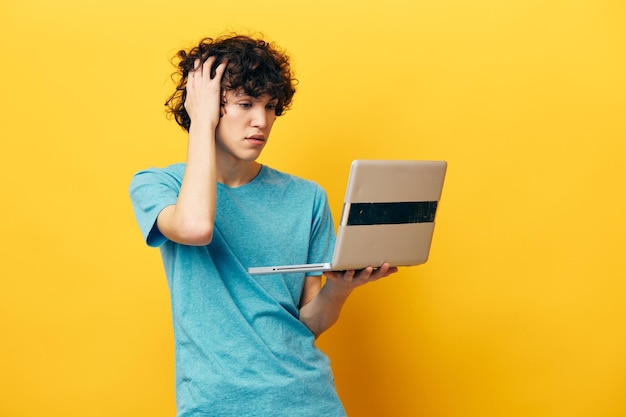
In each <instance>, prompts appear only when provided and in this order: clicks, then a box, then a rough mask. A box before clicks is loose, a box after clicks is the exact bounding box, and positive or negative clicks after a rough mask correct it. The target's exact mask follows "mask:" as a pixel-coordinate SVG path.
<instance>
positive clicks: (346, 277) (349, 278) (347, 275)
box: [343, 269, 356, 282]
mask: <svg viewBox="0 0 626 417" xmlns="http://www.w3.org/2000/svg"><path fill="white" fill-rule="evenodd" d="M355 272H356V271H355V270H353V269H351V270H348V271H345V272H344V273H343V280H344V281H347V282H352V280H353V279H354V274H355Z"/></svg>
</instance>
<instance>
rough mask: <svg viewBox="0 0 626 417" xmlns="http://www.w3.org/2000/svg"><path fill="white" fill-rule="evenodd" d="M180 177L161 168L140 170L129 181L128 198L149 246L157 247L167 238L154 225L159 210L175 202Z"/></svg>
mask: <svg viewBox="0 0 626 417" xmlns="http://www.w3.org/2000/svg"><path fill="white" fill-rule="evenodd" d="M180 184H181V179H180V178H177V176H176V175H173V174H172V173H169V172H166V171H165V170H161V169H148V170H145V171H140V172H138V173H137V174H135V176H134V177H133V179H132V181H131V183H130V190H129V191H130V199H131V202H132V204H133V210H134V212H135V218H136V220H137V223H138V224H139V229H140V230H141V234H142V235H143V238H144V240H145V242H146V244H148V245H149V246H152V247H158V246H160V245H162V244H163V243H164V242H165V241H166V240H167V238H166V237H165V236H163V234H162V233H161V232H160V231H159V228H158V227H157V225H156V221H157V218H158V216H159V213H161V211H162V210H163V209H164V208H165V207H167V206H170V205H173V204H176V200H177V199H178V193H179V190H180Z"/></svg>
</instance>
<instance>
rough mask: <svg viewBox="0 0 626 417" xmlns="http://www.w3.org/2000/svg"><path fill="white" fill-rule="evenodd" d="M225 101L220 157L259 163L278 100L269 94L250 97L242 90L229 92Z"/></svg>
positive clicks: (218, 134)
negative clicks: (257, 160) (257, 161)
mask: <svg viewBox="0 0 626 417" xmlns="http://www.w3.org/2000/svg"><path fill="white" fill-rule="evenodd" d="M225 101H226V103H225V104H224V105H223V107H222V117H221V118H220V122H219V124H218V125H217V129H216V145H217V147H216V151H217V153H218V156H221V157H226V158H234V159H235V160H241V161H254V160H256V159H257V158H258V157H259V155H260V154H261V151H262V150H263V148H264V147H265V144H266V143H267V140H268V139H269V135H270V131H271V130H272V126H273V125H274V121H275V120H276V105H277V104H278V99H276V98H272V97H270V96H269V95H268V94H263V95H261V96H259V97H251V96H249V95H247V94H245V93H244V92H243V91H242V90H234V91H232V90H231V91H227V92H226V94H225ZM234 162H236V161H234Z"/></svg>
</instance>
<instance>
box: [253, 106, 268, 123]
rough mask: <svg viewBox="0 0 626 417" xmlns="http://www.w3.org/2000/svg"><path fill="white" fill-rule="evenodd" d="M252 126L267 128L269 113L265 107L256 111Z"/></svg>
mask: <svg viewBox="0 0 626 417" xmlns="http://www.w3.org/2000/svg"><path fill="white" fill-rule="evenodd" d="M252 124H253V125H254V126H255V127H261V128H263V127H266V126H267V111H266V110H265V107H261V108H258V109H255V110H254V116H253V119H252Z"/></svg>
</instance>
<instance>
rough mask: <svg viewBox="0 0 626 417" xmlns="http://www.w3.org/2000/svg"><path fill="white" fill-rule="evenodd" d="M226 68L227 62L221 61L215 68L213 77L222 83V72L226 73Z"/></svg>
mask: <svg viewBox="0 0 626 417" xmlns="http://www.w3.org/2000/svg"><path fill="white" fill-rule="evenodd" d="M227 66H228V61H222V62H221V63H220V64H219V65H218V66H217V68H215V77H214V78H216V79H218V80H220V81H222V76H223V75H224V71H226V67H227Z"/></svg>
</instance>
